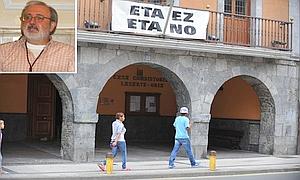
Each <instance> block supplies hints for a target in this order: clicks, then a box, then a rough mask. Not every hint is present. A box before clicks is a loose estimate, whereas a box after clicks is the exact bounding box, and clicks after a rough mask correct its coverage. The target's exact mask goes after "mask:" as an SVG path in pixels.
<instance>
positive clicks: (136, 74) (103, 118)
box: [96, 63, 191, 149]
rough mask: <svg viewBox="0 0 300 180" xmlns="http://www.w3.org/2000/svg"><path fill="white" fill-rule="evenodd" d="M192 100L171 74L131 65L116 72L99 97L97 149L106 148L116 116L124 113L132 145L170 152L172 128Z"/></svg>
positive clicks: (153, 67) (152, 66)
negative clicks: (166, 148)
mask: <svg viewBox="0 0 300 180" xmlns="http://www.w3.org/2000/svg"><path fill="white" fill-rule="evenodd" d="M190 104H191V103H190V96H189V93H188V91H187V89H186V87H185V86H184V84H183V82H182V81H181V80H180V78H179V77H178V76H177V75H176V74H175V73H173V72H172V71H171V70H169V69H167V68H165V67H163V66H160V65H157V64H150V63H136V64H131V65H128V66H126V67H124V68H122V69H119V70H118V71H117V72H115V73H114V74H113V75H112V76H111V78H110V79H109V80H108V81H107V82H106V84H105V86H104V87H103V89H102V91H101V92H100V93H99V100H98V108H97V112H98V114H99V121H98V124H97V128H96V148H102V145H104V146H107V145H108V143H109V141H110V136H111V123H112V121H114V120H115V118H114V114H115V113H116V112H120V111H121V112H125V114H126V120H125V123H124V124H125V127H126V128H127V131H126V135H125V138H126V141H127V143H128V144H129V145H139V146H147V145H150V146H151V147H153V146H152V145H155V146H164V147H168V148H169V149H171V146H172V145H173V141H174V128H173V126H172V124H173V121H174V117H175V116H176V112H177V110H178V108H179V107H180V106H183V105H184V106H188V107H190Z"/></svg>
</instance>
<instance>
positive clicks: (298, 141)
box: [296, 2, 300, 154]
mask: <svg viewBox="0 0 300 180" xmlns="http://www.w3.org/2000/svg"><path fill="white" fill-rule="evenodd" d="M299 3H300V2H299ZM297 65H298V140H297V153H296V154H300V63H297Z"/></svg>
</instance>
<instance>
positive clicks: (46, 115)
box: [28, 75, 56, 141]
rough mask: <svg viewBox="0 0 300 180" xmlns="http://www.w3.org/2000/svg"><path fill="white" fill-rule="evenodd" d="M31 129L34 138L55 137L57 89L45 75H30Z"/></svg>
mask: <svg viewBox="0 0 300 180" xmlns="http://www.w3.org/2000/svg"><path fill="white" fill-rule="evenodd" d="M29 99H30V100H29V109H28V110H29V114H30V119H31V123H30V126H31V127H30V131H31V137H32V138H33V139H40V140H45V141H47V140H52V139H53V137H54V119H55V113H54V112H55V99H56V89H55V87H54V86H53V84H52V83H51V81H50V80H49V79H48V78H47V77H46V76H44V75H29Z"/></svg>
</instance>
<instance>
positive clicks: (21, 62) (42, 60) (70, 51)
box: [0, 38, 75, 72]
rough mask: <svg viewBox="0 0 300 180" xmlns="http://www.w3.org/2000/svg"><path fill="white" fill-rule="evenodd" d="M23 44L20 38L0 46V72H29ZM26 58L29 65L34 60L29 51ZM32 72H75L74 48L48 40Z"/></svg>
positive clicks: (23, 41) (23, 40) (24, 41)
mask: <svg viewBox="0 0 300 180" xmlns="http://www.w3.org/2000/svg"><path fill="white" fill-rule="evenodd" d="M25 43H26V40H25V38H21V39H20V40H18V41H14V42H9V43H5V44H1V45H0V72H29V68H30V65H29V63H28V61H27V57H26V56H27V54H26V46H25ZM28 58H29V61H30V63H31V64H33V62H34V61H35V59H36V57H35V56H34V55H33V53H32V52H31V51H30V50H29V49H28ZM32 72H75V55H74V47H73V46H70V45H67V44H64V43H61V42H57V41H53V40H50V41H49V42H48V44H47V45H46V47H45V48H44V51H43V52H42V54H41V55H40V57H39V58H38V59H37V61H36V62H35V63H34V65H33V67H32Z"/></svg>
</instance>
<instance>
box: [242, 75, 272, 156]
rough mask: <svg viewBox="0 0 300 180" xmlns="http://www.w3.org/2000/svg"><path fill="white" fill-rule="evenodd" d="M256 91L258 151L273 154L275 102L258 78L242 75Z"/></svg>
mask: <svg viewBox="0 0 300 180" xmlns="http://www.w3.org/2000/svg"><path fill="white" fill-rule="evenodd" d="M241 78H242V79H243V80H245V81H246V82H248V83H249V84H250V85H251V87H252V88H253V89H254V91H255V92H256V94H257V96H258V99H259V102H260V114H261V115H260V116H261V120H260V132H259V134H260V135H259V150H258V151H259V153H263V154H273V151H274V131H275V103H274V99H273V97H272V94H271V92H270V90H269V88H268V87H267V86H266V85H265V84H264V83H263V82H262V81H260V80H259V79H257V78H254V77H252V76H246V75H242V76H241Z"/></svg>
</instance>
